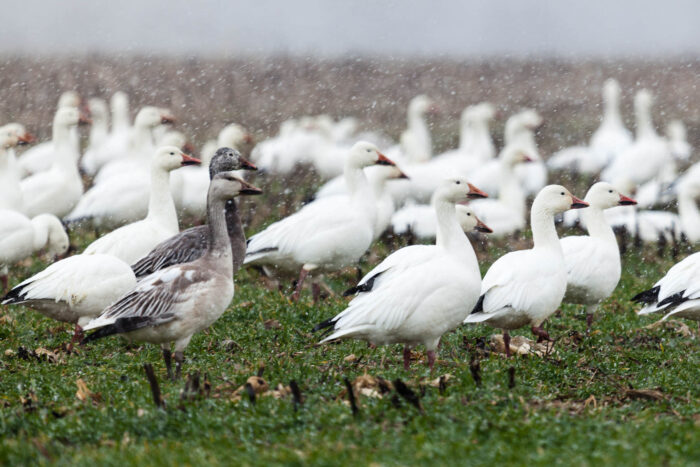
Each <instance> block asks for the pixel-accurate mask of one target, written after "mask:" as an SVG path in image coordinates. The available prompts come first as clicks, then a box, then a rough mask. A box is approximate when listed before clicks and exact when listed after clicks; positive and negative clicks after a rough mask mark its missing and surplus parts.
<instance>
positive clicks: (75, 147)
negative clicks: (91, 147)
mask: <svg viewBox="0 0 700 467" xmlns="http://www.w3.org/2000/svg"><path fill="white" fill-rule="evenodd" d="M81 103H82V100H81V98H80V95H79V94H78V93H77V92H75V91H66V92H64V93H63V94H61V97H60V98H59V99H58V106H57V107H56V113H58V112H60V111H61V109H66V108H68V109H75V110H80V105H81ZM55 115H56V114H54V124H53V125H54V126H53V128H52V136H51V137H52V140H51V141H45V142H43V143H40V144H37V145H35V146H33V147H32V148H30V149H27V150H26V151H24V153H22V155H21V156H20V157H19V158H18V160H17V164H18V167H19V170H20V173H21V176H22V177H26V176H28V175H32V174H37V173H39V172H44V171H46V170H49V169H50V168H51V167H52V166H53V164H54V160H55V155H54V154H55V152H56V145H57V144H56V143H57V142H56V128H55V126H56V116H55ZM67 133H68V136H65V137H62V139H63V140H62V141H61V142H60V145H62V146H63V145H68V147H69V150H70V153H71V155H72V156H73V163H74V164H77V163H78V159H79V158H80V134H79V133H78V129H77V128H76V127H71V128H69V129H68V130H67Z"/></svg>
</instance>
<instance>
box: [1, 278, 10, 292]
mask: <svg viewBox="0 0 700 467" xmlns="http://www.w3.org/2000/svg"><path fill="white" fill-rule="evenodd" d="M0 283H2V290H0V292H2V295H5V291H6V290H7V287H8V286H9V285H10V280H9V278H8V277H7V274H4V275H2V276H0Z"/></svg>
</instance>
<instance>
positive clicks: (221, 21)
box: [0, 0, 700, 57]
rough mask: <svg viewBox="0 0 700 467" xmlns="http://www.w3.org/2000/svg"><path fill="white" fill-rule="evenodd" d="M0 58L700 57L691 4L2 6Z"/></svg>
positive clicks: (277, 0) (174, 0)
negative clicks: (97, 54)
mask: <svg viewBox="0 0 700 467" xmlns="http://www.w3.org/2000/svg"><path fill="white" fill-rule="evenodd" d="M0 5H2V7H3V12H4V13H3V17H4V19H5V21H3V24H2V27H0V53H15V54H21V53H31V54H56V53H66V54H80V53H85V52H106V53H114V52H118V53H154V54H158V53H168V54H175V55H209V56H231V55H261V54H262V55H267V54H273V53H292V54H315V55H326V56H338V55H343V54H347V53H361V54H394V55H435V54H444V55H450V56H457V57H474V56H492V55H502V54H510V55H515V56H522V55H528V54H538V55H552V54H556V55H560V56H577V55H592V56H615V57H619V56H625V55H635V56H649V55H653V56H664V55H682V54H690V55H693V56H695V55H698V54H700V27H699V26H698V24H699V19H700V1H696V0H663V1H649V0H617V1H616V0H578V1H573V0H463V1H459V0H404V1H400V0H375V1H371V0H348V1H341V0H325V1H323V0H233V1H210V0H205V1H195V0H189V1H188V0H152V1H149V0H117V1H114V0H110V1H100V0H21V1H19V2H17V1H16V0H0Z"/></svg>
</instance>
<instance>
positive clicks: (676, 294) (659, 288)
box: [632, 252, 700, 321]
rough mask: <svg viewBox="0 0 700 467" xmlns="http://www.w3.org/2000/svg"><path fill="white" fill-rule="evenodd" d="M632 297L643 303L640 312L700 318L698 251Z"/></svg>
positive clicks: (699, 257) (635, 300)
mask: <svg viewBox="0 0 700 467" xmlns="http://www.w3.org/2000/svg"><path fill="white" fill-rule="evenodd" d="M632 301H634V302H637V303H642V304H644V308H642V309H641V310H639V312H638V313H639V314H640V315H646V314H650V313H665V315H664V317H663V319H664V320H665V319H668V318H671V317H675V318H686V319H692V320H695V321H700V252H697V253H693V254H692V255H690V256H688V257H687V258H685V259H684V260H683V261H681V262H679V263H677V264H675V265H674V266H673V267H672V268H671V269H669V270H668V272H667V273H666V275H665V276H664V277H662V278H661V279H660V280H659V281H658V282H657V283H656V284H654V287H652V288H651V289H649V290H645V291H644V292H641V293H639V294H637V295H635V296H634V297H633V298H632Z"/></svg>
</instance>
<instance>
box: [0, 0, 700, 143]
mask: <svg viewBox="0 0 700 467" xmlns="http://www.w3.org/2000/svg"><path fill="white" fill-rule="evenodd" d="M3 4H4V5H3V6H4V8H3V10H4V14H3V16H5V17H6V18H8V20H7V21H5V22H4V23H3V27H2V28H0V57H2V59H1V60H0V121H10V120H19V121H23V122H25V123H27V124H28V125H29V126H30V127H31V128H32V130H33V131H34V132H36V133H37V134H38V135H39V136H40V137H42V138H45V137H47V136H48V133H49V131H50V122H51V118H52V115H53V111H54V106H55V102H56V99H57V98H58V95H59V93H60V92H61V91H62V90H65V89H77V90H78V91H80V92H81V93H82V94H84V95H86V96H91V95H99V96H105V97H107V96H109V95H111V94H112V93H113V92H114V91H116V90H118V89H121V90H124V91H127V92H128V93H129V94H130V96H131V98H132V112H135V110H136V109H137V108H138V107H139V106H140V105H143V104H157V105H167V106H170V107H171V108H172V110H173V112H174V113H175V114H177V116H178V117H179V119H180V121H181V122H182V123H181V126H182V129H184V130H185V131H186V132H188V133H189V134H190V135H191V136H192V137H193V139H194V140H195V141H199V142H201V141H203V140H204V138H208V137H212V136H214V134H215V133H216V131H217V130H218V128H220V127H221V126H222V125H223V124H225V123H228V122H231V121H236V122H239V123H242V124H243V125H245V126H247V127H248V128H250V129H251V130H252V131H254V132H256V133H257V136H258V137H259V138H262V137H265V136H267V135H269V134H272V133H274V132H275V131H276V130H277V127H278V125H279V123H280V122H281V121H282V120H284V119H286V118H290V117H293V116H298V115H301V114H315V113H320V112H326V113H329V114H331V115H332V116H334V117H342V116H346V115H354V116H357V117H360V120H361V124H362V125H363V126H364V127H365V128H372V127H376V126H379V127H381V129H383V130H384V131H385V132H387V133H388V134H389V135H390V136H392V137H394V138H397V137H398V134H399V133H400V131H401V129H402V128H403V127H404V125H405V108H406V104H407V103H408V100H409V99H410V98H411V97H413V96H414V95H416V94H418V93H427V94H429V95H431V96H432V97H433V98H434V99H435V100H436V101H437V102H438V104H439V105H440V107H441V110H442V111H441V114H440V115H439V116H437V117H435V118H433V120H432V121H431V125H432V126H433V130H434V136H433V137H434V141H435V145H436V150H437V151H440V150H443V149H446V148H449V147H451V146H453V145H454V144H455V143H456V138H457V120H458V115H459V112H460V111H461V110H462V108H464V107H465V106H466V105H468V104H472V103H475V102H479V101H481V100H486V99H487V100H490V101H492V102H494V103H495V104H496V105H497V106H498V107H499V108H500V109H501V110H503V111H504V112H505V113H506V114H507V113H511V112H512V111H514V110H517V109H519V108H522V107H526V106H530V107H534V108H536V109H537V110H539V111H540V112H541V113H542V114H543V116H544V117H545V126H543V127H542V129H541V130H540V134H541V135H543V136H542V140H541V141H540V144H541V146H542V149H543V153H544V154H548V153H549V152H551V151H553V150H556V149H558V148H560V147H562V146H565V145H569V144H573V143H576V142H581V141H586V140H587V139H588V138H589V136H590V133H591V132H592V131H593V130H594V129H595V128H596V127H597V124H598V121H599V120H598V119H599V116H600V107H599V106H600V101H601V98H600V86H601V84H602V82H603V80H604V79H605V78H607V77H609V76H613V77H616V78H618V79H619V80H620V82H621V84H622V86H623V96H624V97H623V111H624V117H625V121H626V123H627V124H628V126H631V124H632V115H631V95H632V94H633V93H634V92H635V91H636V90H637V89H639V88H641V87H648V88H650V89H652V91H654V92H655V93H656V94H657V97H658V100H657V104H656V106H655V115H656V116H657V119H663V120H664V121H665V120H668V119H669V118H682V119H683V120H684V121H685V122H686V124H687V125H688V128H689V137H690V139H691V143H693V144H694V145H695V146H698V141H697V140H696V139H695V138H696V135H697V134H698V131H696V130H698V129H699V127H698V122H700V113H698V111H697V109H696V106H695V105H693V101H692V100H693V98H694V96H695V94H696V92H697V89H696V85H697V79H696V77H697V76H698V72H699V71H700V63H698V56H700V28H698V27H697V18H699V17H700V2H696V1H692V0H672V1H664V2H647V1H634V0H621V1H615V2H609V1H605V0H589V1H585V2H575V3H574V2H561V1H553V0H512V1H509V0H483V1H482V0H477V1H456V0H455V1H452V0H446V1H431V0H416V1H394V0H387V1H321V0H297V1H294V2H288V1H282V0H237V1H234V2H223V1H221V2H214V1H198V2H192V1H186V0H168V1H161V0H158V1H143V0H140V1H139V0H121V1H119V2H94V1H88V0H64V1H61V2H46V1H39V0H28V1H23V2H21V3H17V2H7V1H5V2H3ZM500 124H501V125H502V122H501V123H500ZM500 133H501V131H500V128H499V127H498V124H497V125H496V134H497V135H498V134H500Z"/></svg>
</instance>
